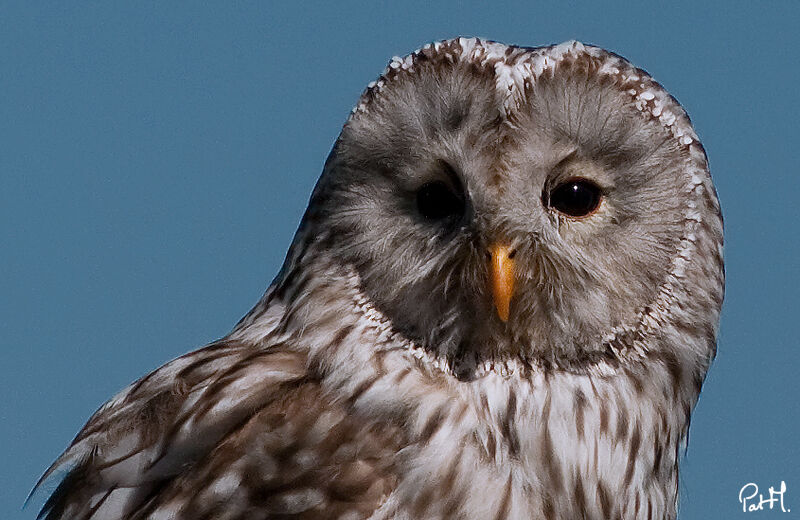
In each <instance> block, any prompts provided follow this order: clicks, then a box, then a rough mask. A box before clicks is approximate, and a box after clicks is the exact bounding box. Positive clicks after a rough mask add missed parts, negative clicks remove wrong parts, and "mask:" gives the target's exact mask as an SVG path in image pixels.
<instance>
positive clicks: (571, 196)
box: [549, 179, 602, 217]
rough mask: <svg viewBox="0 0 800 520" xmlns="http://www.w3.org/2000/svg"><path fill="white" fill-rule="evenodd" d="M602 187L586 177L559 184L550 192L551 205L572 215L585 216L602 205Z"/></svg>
mask: <svg viewBox="0 0 800 520" xmlns="http://www.w3.org/2000/svg"><path fill="white" fill-rule="evenodd" d="M601 195H602V194H601V191H600V187H599V186H597V185H596V184H594V183H592V182H589V181H587V180H585V179H573V180H570V181H567V182H565V183H563V184H559V185H558V186H556V188H555V189H554V190H553V191H552V192H550V199H549V206H550V207H551V208H554V209H556V210H558V211H560V212H561V213H564V214H565V215H569V216H570V217H584V216H586V215H588V214H590V213H592V212H593V211H594V210H596V209H597V207H598V206H599V205H600V198H601Z"/></svg>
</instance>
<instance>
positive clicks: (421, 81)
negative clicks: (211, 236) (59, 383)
mask: <svg viewBox="0 0 800 520" xmlns="http://www.w3.org/2000/svg"><path fill="white" fill-rule="evenodd" d="M722 244H723V234H722V218H721V213H720V206H719V203H718V200H717V197H716V194H715V191H714V187H713V185H712V182H711V177H710V175H709V171H708V163H707V158H706V154H705V151H704V149H703V147H702V145H701V144H700V142H699V141H698V138H697V135H696V134H695V132H694V130H693V129H692V126H691V124H690V121H689V118H688V116H687V115H686V113H685V112H684V110H683V109H682V108H681V107H680V106H679V104H678V103H677V101H676V100H675V99H674V98H672V97H671V96H670V95H669V94H668V93H667V92H666V91H665V90H664V89H663V88H662V87H661V86H660V85H659V84H658V83H656V82H655V81H654V80H653V79H652V78H651V77H650V76H649V75H648V74H647V73H646V72H644V71H643V70H641V69H637V68H635V67H633V66H632V65H631V64H630V63H628V62H627V61H626V60H625V59H623V58H621V57H620V56H617V55H615V54H613V53H610V52H608V51H605V50H602V49H600V48H597V47H591V46H587V45H582V44H580V43H578V42H567V43H564V44H561V45H556V46H550V47H540V48H528V47H516V46H507V45H503V44H500V43H496V42H491V41H486V40H481V39H475V38H472V39H467V38H458V39H454V40H449V41H443V42H440V43H434V44H430V45H427V46H425V47H423V48H422V49H420V50H418V51H416V52H414V53H413V54H410V55H409V56H406V57H404V58H394V59H393V60H392V61H391V62H390V63H389V66H388V67H387V69H386V70H385V72H384V74H383V75H382V76H381V77H380V78H379V79H378V80H377V81H375V82H373V83H371V84H370V85H369V86H368V87H367V89H366V91H365V92H364V94H363V95H362V96H361V98H360V100H359V101H358V103H357V105H356V107H355V109H354V110H353V112H352V114H351V115H350V117H349V119H348V121H347V122H346V124H345V125H344V128H343V129H342V132H341V134H340V135H339V138H338V139H337V141H336V143H335V145H334V147H333V150H332V152H331V154H330V156H329V157H328V159H327V161H326V163H325V167H324V170H323V173H322V176H321V177H320V179H319V181H318V183H317V185H316V187H315V188H314V191H313V194H312V195H311V200H310V202H309V205H308V209H307V211H306V213H305V215H304V217H303V219H302V222H301V224H300V227H299V230H298V231H297V234H296V236H295V238H294V241H293V243H292V245H291V247H290V249H289V252H288V254H287V257H286V261H285V263H284V265H283V267H282V268H281V270H280V272H279V274H278V276H277V277H276V278H275V280H274V282H273V283H272V284H271V286H270V287H269V288H268V289H267V291H266V293H265V295H264V296H263V298H262V299H261V300H260V301H259V302H258V304H257V305H256V306H255V307H254V308H253V309H252V311H250V313H249V314H247V315H246V316H245V317H244V318H243V319H242V320H241V321H240V322H239V323H238V324H237V325H236V326H235V328H234V329H233V331H232V332H231V333H230V334H228V335H227V336H226V337H224V338H222V339H221V340H219V341H217V342H215V343H212V344H211V345H208V346H206V347H204V348H201V349H200V350H197V351H195V352H192V353H189V354H186V355H184V356H182V357H179V358H177V359H175V360H174V361H171V362H169V363H167V364H166V365H164V366H162V367H161V368H159V369H157V370H155V371H154V372H152V373H150V374H149V375H146V376H144V377H143V378H141V379H139V380H138V381H136V382H135V383H133V384H132V385H130V386H129V387H128V388H126V389H124V390H123V391H122V392H121V393H119V394H118V395H117V396H115V397H114V398H112V399H111V400H110V401H109V402H108V403H106V404H105V405H104V406H103V407H102V408H100V409H99V410H98V411H97V412H96V413H95V414H94V415H93V416H92V417H91V418H90V419H89V421H88V423H87V424H86V426H84V428H83V429H82V430H81V432H80V433H79V434H78V436H77V437H76V438H75V440H74V441H73V442H72V444H71V445H70V446H69V448H67V450H66V451H65V452H64V453H63V454H62V455H61V456H60V457H59V458H58V459H57V460H56V461H55V463H54V464H53V466H52V467H51V468H50V469H49V470H48V471H47V472H46V473H45V475H44V477H43V480H45V479H47V478H49V477H50V476H52V475H55V474H58V475H62V477H63V478H62V479H61V481H60V484H59V485H58V486H57V488H56V489H55V491H54V492H53V493H52V495H51V496H50V498H49V500H48V501H47V503H46V504H45V506H44V508H43V510H42V513H41V516H43V517H44V518H46V519H47V520H56V519H72V520H88V519H91V520H100V519H105V520H113V519H153V520H165V519H174V520H197V519H210V518H213V519H229V520H241V519H248V520H252V519H271V518H297V519H316V518H326V519H329V518H330V519H350V520H355V519H366V518H369V519H409V520H410V519H444V518H460V519H480V520H486V519H530V518H540V519H548V520H557V519H561V520H567V519H569V520H574V519H617V518H620V519H674V518H675V517H676V514H677V495H678V463H679V455H680V453H681V447H682V446H683V445H684V443H685V440H686V436H687V429H688V427H689V419H690V415H691V413H692V409H693V407H694V405H695V403H696V401H697V398H698V395H699V392H700V389H701V386H702V383H703V380H704V377H705V374H706V371H707V369H708V367H709V364H710V363H711V361H712V359H713V357H714V354H715V350H716V334H717V328H718V320H719V313H720V307H721V304H722V299H723V287H724V270H723V259H722Z"/></svg>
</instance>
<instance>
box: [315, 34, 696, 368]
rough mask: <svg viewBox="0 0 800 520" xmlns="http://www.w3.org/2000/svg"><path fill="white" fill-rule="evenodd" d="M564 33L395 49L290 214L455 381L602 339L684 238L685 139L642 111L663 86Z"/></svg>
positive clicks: (568, 352)
mask: <svg viewBox="0 0 800 520" xmlns="http://www.w3.org/2000/svg"><path fill="white" fill-rule="evenodd" d="M572 45H573V46H572V48H565V47H563V46H560V47H556V48H550V49H537V50H529V49H518V48H509V47H505V46H501V45H499V44H484V46H481V42H478V43H477V44H475V43H474V41H466V43H465V41H464V40H455V41H453V42H446V43H445V44H442V45H440V46H438V47H430V48H426V49H423V50H422V51H419V52H418V53H416V54H415V55H412V56H411V57H409V58H406V59H404V60H398V61H396V62H395V65H396V66H395V65H392V66H390V68H389V71H388V72H387V75H385V76H384V77H383V78H382V79H381V80H380V81H379V83H378V84H377V85H375V86H374V87H372V88H371V89H368V90H367V92H366V93H365V94H364V97H363V98H362V101H361V103H360V105H359V107H358V108H357V110H356V111H355V112H354V114H353V116H352V117H351V119H350V121H349V122H348V124H347V125H346V126H345V128H344V130H343V131H342V134H341V136H340V137H339V140H338V141H337V143H336V146H335V147H334V150H333V152H332V154H331V156H330V157H329V159H328V162H327V164H326V169H325V172H324V174H323V176H322V178H321V180H320V183H319V184H318V186H317V189H316V190H315V194H314V196H313V199H314V201H313V202H314V203H313V204H312V205H311V206H312V207H314V208H316V209H315V210H314V211H315V216H316V217H318V218H315V219H307V220H315V221H318V222H325V225H326V230H327V232H328V236H329V240H330V241H331V243H330V250H331V251H332V252H334V254H335V255H336V256H337V257H338V260H340V261H341V262H343V263H345V264H347V265H350V266H352V267H353V268H354V269H355V271H356V272H357V273H358V274H359V276H360V280H361V285H362V289H363V290H364V292H365V293H366V294H367V295H368V297H369V298H370V299H371V301H372V302H373V304H374V305H375V306H376V307H377V308H378V309H379V310H380V311H382V312H383V313H384V314H385V315H386V316H387V317H389V318H390V320H391V322H392V324H393V326H394V327H395V328H396V329H397V330H398V331H399V332H401V333H402V334H403V335H405V336H406V337H408V338H409V339H411V340H413V341H415V342H417V343H418V344H420V345H422V346H424V347H425V348H426V349H428V350H429V351H431V352H434V353H435V354H436V355H439V356H442V357H443V358H444V359H446V360H447V362H448V364H449V366H450V367H452V368H453V370H454V372H455V373H456V374H457V375H460V376H462V377H467V378H468V377H470V374H472V373H473V371H474V368H475V367H476V366H477V365H478V364H480V363H481V362H482V361H487V360H489V361H495V360H503V359H506V358H509V357H520V358H523V359H527V360H542V361H546V362H555V363H559V364H565V365H570V364H580V363H581V362H582V361H583V360H585V359H588V358H591V357H592V356H593V355H595V354H597V353H599V352H602V351H603V349H604V348H606V343H607V341H608V338H609V337H610V335H612V334H613V332H614V331H615V330H619V329H621V328H624V327H627V326H629V324H631V323H634V324H635V323H636V322H637V320H641V319H642V317H643V316H647V314H648V312H650V310H651V307H652V306H653V305H655V304H656V301H657V299H658V296H659V294H660V292H661V291H663V290H664V286H665V283H666V282H667V280H668V279H669V277H670V274H671V272H672V270H673V269H674V264H675V259H676V257H677V256H678V255H679V251H680V248H681V243H682V240H683V239H684V238H685V234H686V228H687V226H686V213H687V204H688V205H689V206H690V205H691V204H689V203H687V193H688V191H689V188H688V186H690V180H689V179H690V177H691V168H690V164H691V162H692V157H691V154H690V148H689V146H688V143H692V142H695V141H696V139H692V138H691V137H689V136H688V135H686V136H676V135H675V130H674V128H670V126H669V125H665V124H664V122H663V121H662V120H661V119H660V118H659V117H658V116H657V115H654V114H655V111H657V110H656V109H657V108H658V106H657V103H656V102H657V101H658V100H659V99H671V98H668V95H667V94H666V93H665V92H663V90H662V89H661V88H660V86H658V85H657V84H656V83H654V82H653V81H652V80H651V79H650V78H649V77H648V76H646V74H645V73H644V72H643V71H641V70H638V69H632V68H630V66H629V65H627V63H626V62H623V61H622V60H621V59H619V58H617V57H614V56H611V55H609V54H607V53H605V52H603V51H599V50H598V49H591V50H590V51H587V50H586V49H584V48H583V47H582V46H580V47H579V46H578V45H579V44H572ZM609 58H613V59H616V60H617V61H619V63H620V64H623V65H626V66H627V67H629V69H630V70H629V71H628V76H625V75H622V74H619V70H617V71H616V72H617V73H614V71H613V70H612V71H609V70H606V68H607V64H608V61H609ZM653 92H655V94H654V93H653ZM648 102H652V103H650V104H648ZM671 104H672V105H671V106H673V105H674V107H677V105H676V104H675V103H674V102H672V101H671ZM651 105H652V106H651ZM674 107H673V108H672V109H673V110H675V108H674ZM662 110H663V108H662ZM678 110H679V107H678ZM678 115H679V116H682V117H685V116H684V115H683V113H682V112H681V113H680V114H678ZM662 119H663V118H662ZM692 135H693V134H692ZM695 144H697V143H695ZM701 150H702V149H701Z"/></svg>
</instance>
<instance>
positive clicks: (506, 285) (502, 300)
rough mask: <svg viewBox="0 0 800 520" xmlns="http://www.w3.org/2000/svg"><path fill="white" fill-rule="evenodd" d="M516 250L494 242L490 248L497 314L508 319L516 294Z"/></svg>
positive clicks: (493, 295)
mask: <svg viewBox="0 0 800 520" xmlns="http://www.w3.org/2000/svg"><path fill="white" fill-rule="evenodd" d="M515 253H516V250H514V249H511V248H510V247H508V246H506V245H504V244H493V245H492V246H491V247H490V248H489V254H490V256H491V259H490V262H491V265H490V266H489V276H490V278H491V283H492V298H493V299H494V306H495V308H496V309H497V315H498V316H499V317H500V319H501V320H503V321H508V311H509V307H510V306H511V297H512V296H513V295H514V255H515Z"/></svg>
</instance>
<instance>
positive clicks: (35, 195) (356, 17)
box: [0, 0, 800, 520]
mask: <svg viewBox="0 0 800 520" xmlns="http://www.w3.org/2000/svg"><path fill="white" fill-rule="evenodd" d="M127 4H136V5H135V6H133V5H127ZM175 4H177V3H175ZM562 4H563V3H562V2H555V1H550V2H546V3H542V2H534V1H530V0H529V1H526V2H520V3H507V2H500V1H494V2H475V3H474V4H472V5H468V4H465V3H463V2H461V3H458V4H456V3H453V4H450V5H444V4H438V3H437V4H436V5H429V3H428V2H371V3H369V4H365V5H364V6H361V7H359V6H356V5H339V3H338V2H327V3H319V4H314V5H312V4H304V5H303V6H289V5H273V4H266V3H235V4H234V3H225V4H224V5H222V6H220V7H216V8H210V7H207V6H201V5H200V4H194V5H192V4H184V5H182V6H181V7H180V8H179V7H177V6H176V5H168V6H165V5H159V4H158V3H151V4H149V3H146V2H132V3H124V4H123V3H117V4H113V3H109V2H104V3H84V4H83V5H81V6H77V7H76V6H69V7H67V6H65V5H63V4H61V3H60V4H53V5H47V6H42V5H38V6H37V5H36V4H35V3H33V2H31V3H19V4H8V3H3V4H2V6H0V244H1V245H0V295H1V296H0V306H1V308H0V311H1V312H0V349H2V358H1V359H2V362H1V363H2V364H1V365H0V366H2V373H1V377H0V396H2V399H0V517H2V518H6V519H11V520H13V519H22V518H27V519H30V518H33V517H34V516H35V512H36V510H37V509H38V507H39V506H40V505H41V503H42V499H43V497H42V496H38V497H35V498H34V500H33V503H32V505H31V506H29V507H28V508H27V509H25V510H21V509H20V508H21V506H22V503H23V501H24V499H25V496H26V494H27V492H28V491H29V490H30V488H31V486H32V485H33V483H34V482H35V481H36V479H37V478H38V476H39V475H40V473H41V472H42V471H43V470H44V469H45V468H46V467H47V466H48V464H49V463H50V461H51V460H52V459H54V458H55V457H56V456H57V455H58V454H59V453H60V451H61V450H62V449H63V448H64V447H65V446H66V445H67V443H68V442H69V441H70V439H71V438H72V436H73V435H74V434H75V433H76V432H77V431H78V429H79V428H80V427H81V426H82V424H83V423H84V421H85V420H86V418H87V417H88V416H89V415H90V414H91V413H92V412H93V411H94V410H95V408H97V407H98V406H99V405H100V404H102V403H103V402H104V401H105V400H106V399H107V398H109V397H110V396H111V395H113V394H114V393H115V392H116V391H118V390H119V389H121V388H122V387H123V386H125V385H126V384H128V383H129V382H130V381H132V380H134V379H136V378H137V377H139V376H141V375H143V374H144V373H146V372H148V371H149V370H151V369H153V368H155V367H157V366H159V365H160V364H162V363H163V362H165V361H167V360H169V359H170V358H173V357H175V356H177V355H179V354H181V353H183V352H186V351H188V350H191V349H193V348H195V347H198V346H201V345H203V344H204V343H207V342H209V341H211V340H213V339H215V338H218V337H220V336H222V335H224V334H225V333H227V332H228V331H229V330H230V328H231V327H232V326H233V324H234V323H236V321H237V320H238V319H239V317H241V316H242V315H243V314H244V313H245V312H246V311H247V310H248V309H249V308H250V306H251V305H252V304H253V303H254V302H255V301H256V300H258V298H259V297H260V295H261V294H262V292H263V290H264V289H265V288H266V286H267V285H268V283H269V281H270V280H271V279H272V277H273V275H274V274H275V273H276V271H277V269H278V267H279V265H280V263H281V261H282V258H283V255H284V252H285V250H286V248H287V246H288V244H289V242H290V240H291V237H292V235H293V233H294V230H295V228H296V225H297V223H298V221H299V218H300V216H301V214H302V212H303V209H304V208H305V204H306V201H307V197H308V195H309V193H310V191H311V188H312V186H313V184H314V182H315V180H316V178H317V176H318V175H319V173H320V171H321V168H322V165H323V162H324V160H325V157H326V155H327V153H328V151H329V149H330V147H331V145H332V144H333V142H334V139H335V138H336V136H337V134H338V132H339V129H340V127H341V125H342V123H343V122H344V121H345V119H346V117H347V115H348V113H349V111H350V109H351V107H352V106H353V104H354V103H355V101H356V99H357V98H358V96H359V94H360V93H361V91H362V89H363V88H364V86H365V85H366V84H367V83H368V82H369V81H371V80H373V79H374V78H375V77H376V76H377V75H378V74H379V73H380V72H381V70H382V69H383V67H384V65H385V64H386V62H387V60H388V59H389V58H390V57H391V56H393V55H403V54H406V53H408V52H410V51H413V50H414V49H416V48H418V47H420V46H421V45H422V44H424V43H426V42H428V41H431V40H434V39H443V38H448V37H453V36H457V35H477V36H483V37H487V38H491V39H495V40H499V41H503V42H508V43H517V44H524V45H541V44H549V43H555V42H561V41H563V40H567V39H573V38H575V39H579V40H582V41H584V42H587V43H593V44H597V45H600V46H603V47H606V48H608V49H611V50H613V51H615V52H617V53H619V54H622V55H623V56H626V57H627V58H628V59H630V60H631V61H632V62H633V63H635V64H637V65H638V66H640V67H643V68H645V69H647V70H648V71H649V72H650V73H651V74H652V75H653V76H654V77H655V78H656V79H657V80H658V81H660V82H661V83H662V84H663V85H665V87H666V88H667V89H668V90H669V91H670V92H671V93H672V94H673V95H674V96H675V97H677V99H678V100H679V101H680V102H681V103H682V104H683V106H684V107H685V108H686V109H687V111H688V112H689V114H690V115H691V117H692V120H693V121H694V123H695V126H696V129H697V133H698V134H699V135H700V137H701V139H702V141H703V143H704V144H705V147H706V149H707V150H708V155H709V158H710V163H711V170H712V174H713V176H714V179H715V182H716V186H717V189H718V191H719V195H720V198H721V201H722V204H723V211H724V214H725V224H726V263H727V273H728V286H727V296H726V303H725V307H724V312H723V319H722V332H721V336H720V344H719V355H718V357H717V360H716V362H715V364H714V366H713V368H712V370H711V373H710V376H709V378H708V380H707V383H706V386H705V388H704V390H703V394H702V396H701V399H700V403H699V405H698V407H697V410H696V413H695V415H694V420H693V423H692V429H691V439H690V444H689V449H688V454H687V458H686V460H685V461H684V463H683V465H682V483H681V493H682V500H681V511H682V515H681V517H682V518H685V519H693V518H712V519H716V518H720V519H727V518H735V517H739V516H748V515H744V514H743V513H742V512H741V508H740V506H739V504H738V499H737V495H738V492H739V489H740V488H741V487H742V486H743V485H744V484H745V483H747V482H755V483H758V484H759V485H760V486H761V487H762V488H763V489H766V488H767V487H768V486H770V485H777V484H779V483H780V481H781V480H785V481H786V484H787V486H788V488H789V489H788V491H787V493H786V505H787V506H788V507H790V508H791V507H792V506H794V510H793V511H792V512H791V513H789V514H781V513H778V512H775V511H772V512H770V511H767V512H763V513H750V514H749V515H754V516H755V517H782V518H792V517H795V515H800V453H799V452H798V446H799V445H800V441H798V426H799V425H800V419H799V417H798V377H797V366H798V364H797V362H796V359H797V356H796V351H797V348H798V346H800V345H798V339H797V338H798V334H797V333H796V331H795V330H794V329H795V327H796V326H797V325H798V321H800V320H798V318H799V316H798V312H797V305H796V295H797V288H798V283H799V282H800V276H799V274H800V273H798V265H800V262H798V253H799V252H800V251H798V198H799V197H800V189H799V188H800V181H799V180H798V148H800V139H798V137H800V130H798V128H799V125H798V121H797V117H798V114H800V95H799V92H798V89H799V87H800V66H798V58H797V49H798V44H800V30H798V25H799V24H800V3H798V2H777V1H776V2H747V3H737V2H733V3H731V2H685V3H679V2H678V3H676V2H670V4H669V7H662V6H659V5H658V4H656V3H650V4H641V3H638V4H636V5H633V3H626V5H624V6H623V5H622V4H620V5H617V6H602V5H596V4H595V3H594V2H591V3H582V4H575V3H569V4H567V5H562Z"/></svg>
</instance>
